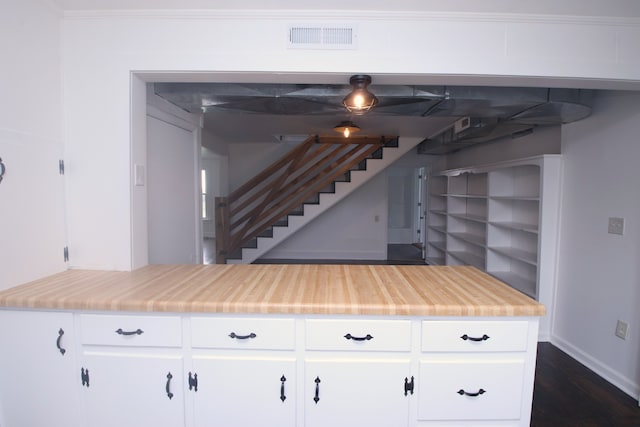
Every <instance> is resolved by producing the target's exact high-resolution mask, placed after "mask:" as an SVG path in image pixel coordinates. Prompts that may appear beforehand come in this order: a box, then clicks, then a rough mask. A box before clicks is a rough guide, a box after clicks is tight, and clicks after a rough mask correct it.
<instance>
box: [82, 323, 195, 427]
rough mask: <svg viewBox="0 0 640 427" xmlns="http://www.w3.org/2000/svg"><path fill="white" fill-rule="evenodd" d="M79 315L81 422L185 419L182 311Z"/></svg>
mask: <svg viewBox="0 0 640 427" xmlns="http://www.w3.org/2000/svg"><path fill="white" fill-rule="evenodd" d="M79 319H80V325H81V329H82V332H81V345H82V357H81V359H80V365H81V367H80V372H81V379H82V392H81V398H82V401H83V405H82V408H83V414H84V423H83V425H85V426H91V427H112V426H119V427H137V426H146V425H149V426H151V425H152V426H160V427H162V426H166V427H170V426H172V427H173V426H181V425H184V423H185V379H184V356H183V352H182V338H181V336H182V326H181V325H182V319H181V317H180V316H136V315H107V314H81V315H80V316H79Z"/></svg>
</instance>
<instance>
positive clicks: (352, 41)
mask: <svg viewBox="0 0 640 427" xmlns="http://www.w3.org/2000/svg"><path fill="white" fill-rule="evenodd" d="M356 40H357V32H356V28H355V27H354V26H353V25H344V24H340V25H330V24H324V25H306V24H303V25H290V26H289V34H288V45H289V47H290V48H295V49H355V48H356Z"/></svg>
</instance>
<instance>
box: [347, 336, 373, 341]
mask: <svg viewBox="0 0 640 427" xmlns="http://www.w3.org/2000/svg"><path fill="white" fill-rule="evenodd" d="M344 337H345V338H346V339H348V340H354V341H369V340H370V339H373V337H372V336H371V335H369V334H367V335H365V336H364V337H354V336H353V335H351V334H347V335H345V336H344Z"/></svg>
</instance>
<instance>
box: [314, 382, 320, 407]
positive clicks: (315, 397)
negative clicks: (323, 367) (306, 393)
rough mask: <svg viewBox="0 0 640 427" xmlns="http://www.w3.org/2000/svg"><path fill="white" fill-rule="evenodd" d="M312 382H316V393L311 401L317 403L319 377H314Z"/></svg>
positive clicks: (318, 398) (318, 397)
mask: <svg viewBox="0 0 640 427" xmlns="http://www.w3.org/2000/svg"><path fill="white" fill-rule="evenodd" d="M313 382H315V383H316V395H315V396H314V398H313V401H314V402H316V405H317V404H318V401H319V400H320V377H316V379H315V380H314V381H313Z"/></svg>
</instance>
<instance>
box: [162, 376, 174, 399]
mask: <svg viewBox="0 0 640 427" xmlns="http://www.w3.org/2000/svg"><path fill="white" fill-rule="evenodd" d="M172 378H173V375H171V372H169V373H168V374H167V385H166V386H164V390H165V391H166V392H167V397H168V398H169V400H171V399H172V398H173V393H171V379H172Z"/></svg>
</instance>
